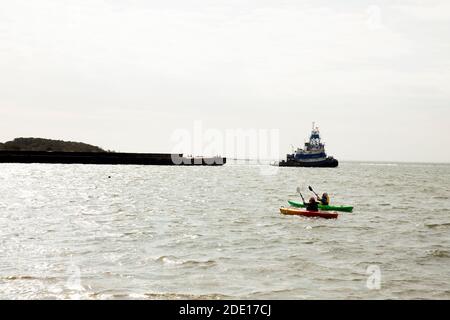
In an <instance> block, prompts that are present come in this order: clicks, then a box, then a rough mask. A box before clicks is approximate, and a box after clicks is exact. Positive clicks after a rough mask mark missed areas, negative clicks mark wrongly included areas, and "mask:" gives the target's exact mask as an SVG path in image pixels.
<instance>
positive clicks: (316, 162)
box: [274, 122, 339, 168]
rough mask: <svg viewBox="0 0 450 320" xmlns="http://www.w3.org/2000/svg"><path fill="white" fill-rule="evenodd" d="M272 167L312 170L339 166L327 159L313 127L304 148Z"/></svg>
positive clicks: (316, 131)
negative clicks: (309, 168)
mask: <svg viewBox="0 0 450 320" xmlns="http://www.w3.org/2000/svg"><path fill="white" fill-rule="evenodd" d="M274 165H277V166H280V167H314V168H318V167H319V168H335V167H337V166H338V165H339V161H337V160H336V159H335V158H333V157H328V156H327V154H326V153H325V145H324V144H323V143H322V142H321V140H320V132H319V128H317V127H315V123H314V122H313V127H312V131H311V136H310V137H309V142H306V143H305V148H304V149H300V148H297V150H296V151H295V152H294V153H292V154H288V155H287V157H286V160H282V161H280V162H278V163H275V164H274Z"/></svg>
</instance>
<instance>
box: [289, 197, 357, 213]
mask: <svg viewBox="0 0 450 320" xmlns="http://www.w3.org/2000/svg"><path fill="white" fill-rule="evenodd" d="M288 202H289V204H290V205H291V206H293V207H296V208H304V207H305V205H304V204H303V203H302V202H299V201H293V200H288ZM319 209H320V210H324V211H342V212H352V211H353V207H351V206H327V205H323V204H319Z"/></svg>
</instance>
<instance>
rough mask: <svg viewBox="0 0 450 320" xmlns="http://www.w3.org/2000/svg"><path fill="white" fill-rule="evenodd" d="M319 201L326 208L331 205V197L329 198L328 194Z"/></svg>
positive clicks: (323, 195)
mask: <svg viewBox="0 0 450 320" xmlns="http://www.w3.org/2000/svg"><path fill="white" fill-rule="evenodd" d="M317 200H318V201H319V202H320V203H321V204H322V205H324V206H329V205H330V197H329V196H328V193H326V192H325V193H324V194H322V198H320V199H319V198H317Z"/></svg>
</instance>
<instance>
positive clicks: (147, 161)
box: [0, 138, 227, 166]
mask: <svg viewBox="0 0 450 320" xmlns="http://www.w3.org/2000/svg"><path fill="white" fill-rule="evenodd" d="M226 161H227V159H226V158H222V157H211V158H204V157H195V158H194V157H185V156H183V154H170V153H121V152H111V151H105V150H103V149H101V148H99V147H96V146H92V145H89V144H85V143H81V142H66V141H61V140H50V139H41V138H17V139H14V140H13V141H8V142H6V143H1V144H0V163H58V164H105V165H113V164H115V165H127V164H128V165H167V166H173V165H181V166H221V165H224V164H225V163H226Z"/></svg>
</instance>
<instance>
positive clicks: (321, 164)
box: [278, 158, 339, 168]
mask: <svg viewBox="0 0 450 320" xmlns="http://www.w3.org/2000/svg"><path fill="white" fill-rule="evenodd" d="M278 166H279V167H303V168H336V167H337V166H339V161H337V160H336V159H334V158H326V159H324V160H319V161H301V160H287V161H285V160H283V161H281V162H279V163H278Z"/></svg>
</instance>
